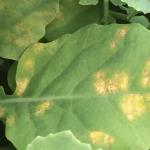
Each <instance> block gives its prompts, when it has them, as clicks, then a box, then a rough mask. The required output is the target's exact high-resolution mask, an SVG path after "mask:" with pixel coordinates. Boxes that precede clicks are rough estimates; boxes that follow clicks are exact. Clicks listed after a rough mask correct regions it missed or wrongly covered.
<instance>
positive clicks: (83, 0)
mask: <svg viewBox="0 0 150 150" xmlns="http://www.w3.org/2000/svg"><path fill="white" fill-rule="evenodd" d="M79 4H80V5H96V4H98V0H79Z"/></svg>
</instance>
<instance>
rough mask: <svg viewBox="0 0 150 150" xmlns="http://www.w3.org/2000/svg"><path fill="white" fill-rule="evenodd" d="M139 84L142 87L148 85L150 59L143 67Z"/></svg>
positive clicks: (149, 82)
mask: <svg viewBox="0 0 150 150" xmlns="http://www.w3.org/2000/svg"><path fill="white" fill-rule="evenodd" d="M141 84H142V86H143V87H150V61H148V62H146V65H145V67H144V70H143V74H142V80H141Z"/></svg>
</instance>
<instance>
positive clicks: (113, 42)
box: [110, 41, 117, 49]
mask: <svg viewBox="0 0 150 150" xmlns="http://www.w3.org/2000/svg"><path fill="white" fill-rule="evenodd" d="M110 47H111V48H112V49H114V48H116V47H117V43H116V41H112V42H111V44H110Z"/></svg>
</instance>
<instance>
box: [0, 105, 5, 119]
mask: <svg viewBox="0 0 150 150" xmlns="http://www.w3.org/2000/svg"><path fill="white" fill-rule="evenodd" d="M4 113H5V108H4V107H2V106H0V117H2V116H3V115H4Z"/></svg>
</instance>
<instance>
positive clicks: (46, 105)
mask: <svg viewBox="0 0 150 150" xmlns="http://www.w3.org/2000/svg"><path fill="white" fill-rule="evenodd" d="M53 105H54V102H53V101H52V100H49V101H44V102H42V103H41V104H39V105H37V106H36V112H35V116H42V115H44V113H45V112H46V111H47V110H49V109H51V108H52V107H53Z"/></svg>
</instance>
